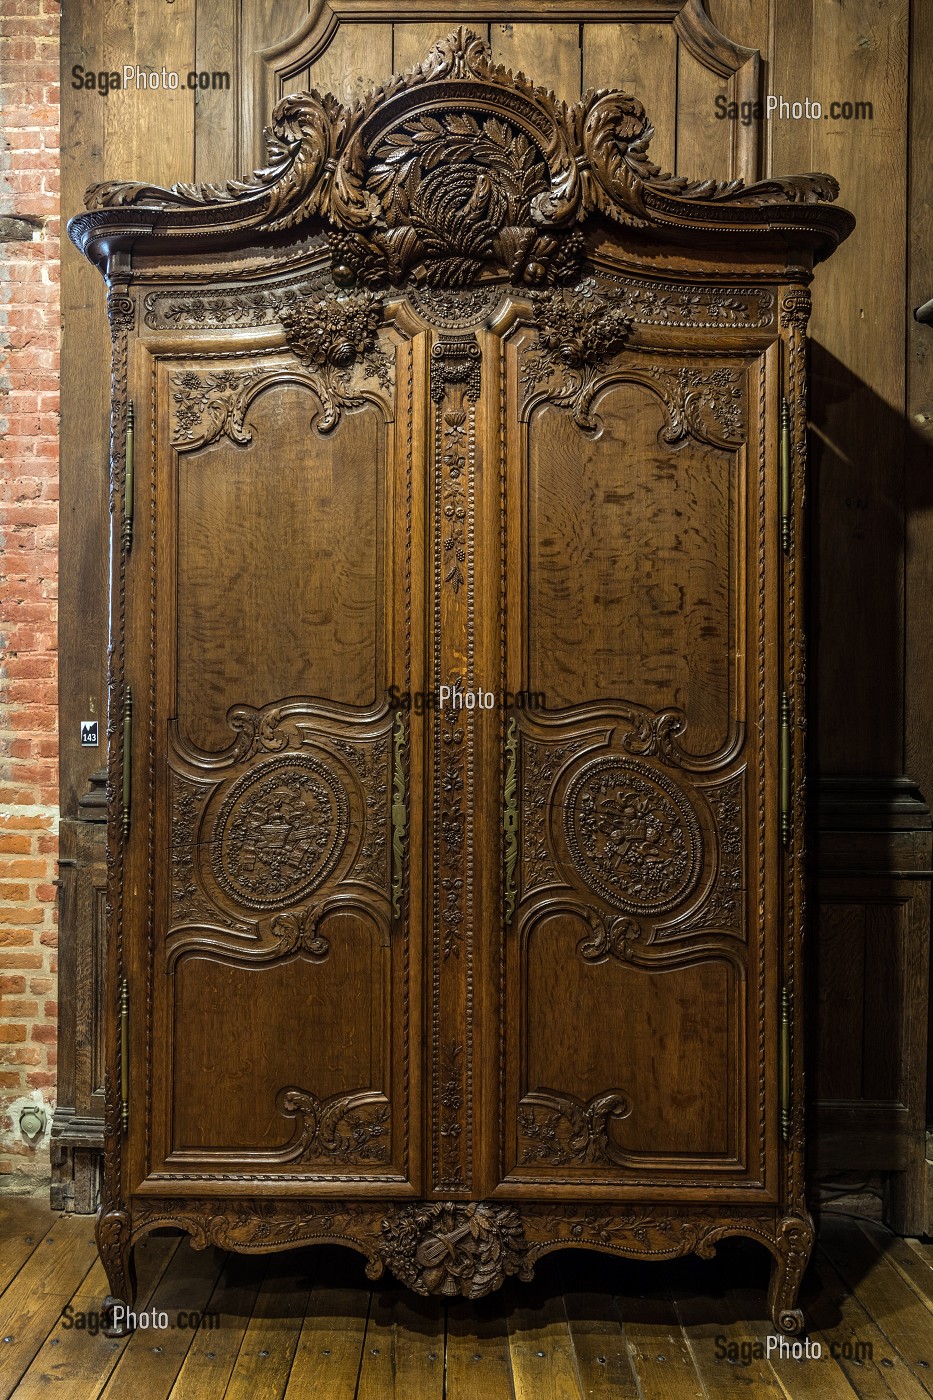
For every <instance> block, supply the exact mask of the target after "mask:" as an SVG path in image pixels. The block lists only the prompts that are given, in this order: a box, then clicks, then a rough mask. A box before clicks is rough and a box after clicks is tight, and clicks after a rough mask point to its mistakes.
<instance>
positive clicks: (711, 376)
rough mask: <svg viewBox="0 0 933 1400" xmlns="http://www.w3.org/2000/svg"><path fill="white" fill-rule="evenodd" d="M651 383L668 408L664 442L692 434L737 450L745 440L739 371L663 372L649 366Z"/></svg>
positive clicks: (687, 368) (684, 368)
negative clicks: (668, 419)
mask: <svg viewBox="0 0 933 1400" xmlns="http://www.w3.org/2000/svg"><path fill="white" fill-rule="evenodd" d="M648 374H649V376H650V378H651V380H652V381H653V382H654V384H655V385H656V387H657V390H658V393H659V394H660V395H661V398H662V399H663V400H664V403H665V405H666V407H667V411H668V414H669V418H670V421H669V423H668V426H667V427H666V428H665V429H664V431H663V432H662V433H661V437H662V439H663V440H664V442H669V443H675V442H682V441H683V439H684V438H685V437H688V436H690V435H692V436H693V437H695V438H699V439H700V440H701V441H703V442H711V443H713V444H715V445H717V446H725V447H737V446H738V445H739V443H741V442H742V441H744V438H745V397H744V393H743V389H742V381H743V378H744V376H743V374H742V373H741V371H735V372H733V371H732V370H729V369H726V368H725V367H723V368H721V369H713V370H701V369H694V368H691V367H690V366H687V365H680V366H679V367H678V368H677V369H666V368H663V367H662V366H660V365H652V367H651V368H650V369H649V370H648Z"/></svg>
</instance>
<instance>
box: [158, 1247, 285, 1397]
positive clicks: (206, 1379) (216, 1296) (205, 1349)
mask: <svg viewBox="0 0 933 1400" xmlns="http://www.w3.org/2000/svg"><path fill="white" fill-rule="evenodd" d="M265 1263H266V1261H265V1259H262V1260H259V1259H253V1258H251V1257H249V1256H245V1257H244V1256H243V1255H242V1254H231V1255H229V1256H228V1258H227V1262H226V1263H225V1265H224V1267H223V1269H222V1271H221V1274H220V1277H219V1278H218V1280H217V1283H216V1286H215V1288H214V1291H213V1293H212V1294H211V1296H210V1298H209V1299H208V1302H207V1306H206V1308H205V1309H204V1311H205V1314H206V1315H207V1316H206V1319H205V1321H204V1322H202V1324H201V1326H200V1327H199V1328H198V1330H197V1333H196V1334H195V1336H194V1338H193V1339H192V1342H191V1345H190V1346H189V1348H188V1350H187V1352H186V1353H185V1359H184V1361H183V1362H182V1365H181V1370H180V1371H179V1372H178V1377H177V1379H176V1381H175V1384H174V1385H173V1386H172V1391H171V1397H170V1400H203V1397H205V1396H208V1395H223V1393H224V1391H225V1390H226V1388H227V1384H228V1382H229V1380H230V1377H231V1375H232V1374H233V1368H234V1366H235V1365H236V1359H237V1355H238V1353H239V1350H240V1347H241V1346H242V1344H243V1338H244V1337H245V1335H246V1328H247V1326H248V1325H249V1320H250V1318H251V1317H252V1314H253V1309H254V1307H255V1305H256V1296H257V1294H258V1293H259V1289H260V1287H261V1285H262V1281H263V1278H264V1277H265ZM215 1317H217V1318H219V1325H214V1323H213V1319H214V1318H215Z"/></svg>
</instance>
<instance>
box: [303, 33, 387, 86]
mask: <svg viewBox="0 0 933 1400" xmlns="http://www.w3.org/2000/svg"><path fill="white" fill-rule="evenodd" d="M391 76H392V26H391V24H346V25H344V24H342V25H341V26H340V28H339V29H338V30H337V33H336V34H335V35H334V37H333V39H332V40H331V42H330V44H329V45H328V46H327V48H326V49H325V51H324V53H322V54H321V56H320V58H317V59H315V61H314V63H312V64H311V66H310V69H309V72H308V77H307V80H306V81H304V82H302V83H297V82H296V83H295V84H294V86H295V87H296V88H299V87H301V88H304V89H305V90H307V89H308V88H316V89H317V90H318V92H334V93H336V94H337V96H338V97H339V98H340V100H341V102H352V101H353V99H354V98H362V97H365V96H366V95H367V94H368V93H369V92H371V91H372V89H373V88H374V87H376V86H378V84H379V83H381V82H384V81H385V79H386V78H389V77H391Z"/></svg>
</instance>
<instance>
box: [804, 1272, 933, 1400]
mask: <svg viewBox="0 0 933 1400" xmlns="http://www.w3.org/2000/svg"><path fill="white" fill-rule="evenodd" d="M808 1280H809V1282H810V1286H811V1288H812V1290H813V1291H812V1296H808V1298H807V1300H806V1304H805V1306H806V1311H807V1318H808V1320H809V1324H810V1331H811V1334H812V1335H814V1336H816V1337H817V1338H818V1340H819V1341H820V1342H822V1343H823V1345H824V1346H826V1347H835V1350H836V1357H837V1359H836V1365H837V1366H838V1367H839V1368H840V1370H841V1371H842V1372H843V1373H844V1375H845V1376H846V1378H847V1379H848V1381H849V1383H850V1385H851V1386H852V1388H853V1390H854V1391H855V1393H856V1394H857V1395H858V1396H859V1397H860V1400H891V1397H892V1396H893V1397H895V1398H896V1400H927V1397H926V1391H925V1390H924V1389H923V1386H922V1385H921V1384H920V1382H919V1381H918V1380H916V1379H915V1377H914V1376H913V1374H912V1373H911V1371H910V1369H909V1367H908V1366H907V1365H906V1364H905V1363H904V1361H903V1360H902V1359H901V1357H899V1356H898V1354H897V1352H896V1350H895V1349H894V1347H892V1346H891V1343H890V1342H889V1341H888V1339H887V1337H886V1336H885V1335H884V1333H883V1332H882V1331H880V1329H879V1328H878V1327H876V1325H875V1322H874V1320H873V1319H872V1318H871V1317H869V1315H868V1313H867V1312H866V1311H865V1309H864V1308H863V1306H862V1304H861V1303H860V1302H859V1301H858V1299H857V1298H853V1297H852V1295H851V1293H850V1292H849V1290H848V1288H847V1287H846V1285H845V1284H844V1283H843V1281H842V1279H841V1277H840V1276H839V1274H838V1273H837V1272H836V1270H835V1268H834V1267H833V1265H832V1264H831V1263H830V1261H829V1259H828V1258H827V1256H826V1254H825V1253H824V1252H823V1251H822V1249H818V1250H817V1251H816V1255H815V1257H814V1260H813V1264H812V1267H811V1272H810V1274H809V1275H808ZM867 1348H870V1352H869V1351H868V1350H867Z"/></svg>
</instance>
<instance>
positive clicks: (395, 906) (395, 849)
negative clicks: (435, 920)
mask: <svg viewBox="0 0 933 1400" xmlns="http://www.w3.org/2000/svg"><path fill="white" fill-rule="evenodd" d="M394 741H395V742H394V760H393V764H392V913H393V914H394V916H395V918H396V919H397V918H398V916H399V914H400V913H401V909H402V886H403V881H404V878H405V835H406V830H407V827H408V804H407V802H406V800H405V759H404V754H405V721H404V719H403V718H402V714H401V712H399V713H398V714H397V715H396V716H395V733H394Z"/></svg>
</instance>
